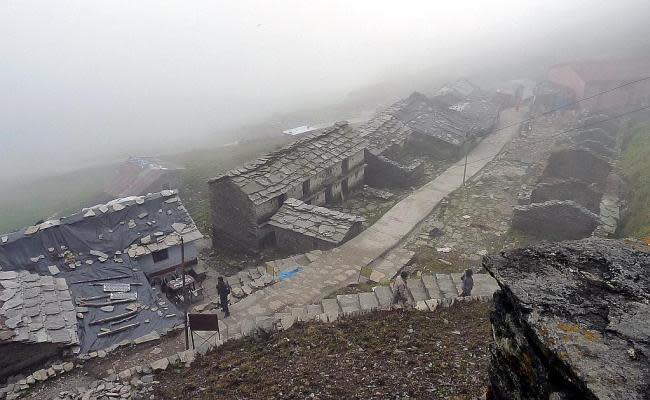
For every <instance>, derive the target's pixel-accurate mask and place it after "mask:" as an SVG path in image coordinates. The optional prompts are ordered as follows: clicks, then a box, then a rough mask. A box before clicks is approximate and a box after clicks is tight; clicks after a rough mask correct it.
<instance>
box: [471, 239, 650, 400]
mask: <svg viewBox="0 0 650 400" xmlns="http://www.w3.org/2000/svg"><path fill="white" fill-rule="evenodd" d="M649 250H650V249H649V248H648V247H647V246H646V245H644V244H637V243H632V242H623V241H614V240H606V239H595V238H593V239H584V240H581V241H572V242H563V243H552V244H541V245H538V246H534V247H530V248H524V249H518V250H512V251H508V252H504V253H502V254H501V255H499V256H494V257H486V258H485V259H484V261H483V264H484V266H485V268H486V269H487V270H488V271H489V272H490V274H491V275H492V276H493V277H494V278H496V280H497V282H498V284H499V286H500V291H498V292H497V293H496V294H495V296H494V310H493V312H492V314H491V317H490V319H491V322H492V327H493V334H494V341H495V344H494V345H493V348H492V351H491V352H492V361H491V366H490V371H489V374H490V384H491V388H492V392H493V394H494V398H496V399H540V400H541V399H544V400H547V399H621V400H622V399H626V400H635V399H637V400H641V399H650V361H649V359H648V357H650V278H649V277H648V274H647V273H648V269H649V268H650V253H649V252H648V251H649Z"/></svg>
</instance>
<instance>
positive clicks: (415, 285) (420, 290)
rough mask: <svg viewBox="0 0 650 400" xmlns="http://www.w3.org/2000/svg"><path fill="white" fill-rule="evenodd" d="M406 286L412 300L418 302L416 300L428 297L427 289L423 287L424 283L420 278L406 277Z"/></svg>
mask: <svg viewBox="0 0 650 400" xmlns="http://www.w3.org/2000/svg"><path fill="white" fill-rule="evenodd" d="M406 287H408V289H409V291H410V292H411V295H412V296H413V300H414V301H416V302H418V301H424V300H428V299H429V296H428V294H427V291H426V289H425V288H424V284H423V283H422V279H419V278H413V279H407V280H406Z"/></svg>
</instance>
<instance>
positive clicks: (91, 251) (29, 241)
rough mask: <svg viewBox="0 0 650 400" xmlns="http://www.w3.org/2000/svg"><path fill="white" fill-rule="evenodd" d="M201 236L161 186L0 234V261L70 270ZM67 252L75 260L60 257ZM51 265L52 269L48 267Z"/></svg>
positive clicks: (23, 266)
mask: <svg viewBox="0 0 650 400" xmlns="http://www.w3.org/2000/svg"><path fill="white" fill-rule="evenodd" d="M181 237H183V239H184V241H185V242H186V243H189V242H192V241H194V240H197V239H200V238H201V237H202V235H201V233H200V232H199V230H198V228H197V227H196V224H195V223H194V221H193V220H192V217H191V216H190V215H189V213H188V212H187V209H185V207H184V206H183V204H182V203H181V200H180V198H179V197H178V195H177V192H176V191H174V190H163V191H162V192H160V193H154V194H148V195H146V196H133V197H127V198H121V199H116V200H113V201H110V202H108V203H107V204H100V205H96V206H93V207H89V208H85V209H83V210H82V211H81V212H79V213H77V214H74V215H71V216H69V217H64V218H60V219H56V220H49V221H45V222H43V223H41V224H38V225H33V226H30V227H27V228H23V229H21V230H19V231H16V232H12V233H9V234H4V235H0V266H1V265H5V266H9V265H11V266H13V267H14V268H15V269H19V270H22V269H26V270H30V271H33V272H34V271H35V272H38V273H41V274H52V275H55V274H54V273H53V272H52V270H53V269H54V268H56V269H57V270H61V271H64V270H74V269H76V268H78V267H81V266H82V262H80V261H79V260H83V265H85V264H88V265H92V264H93V263H94V262H96V261H99V262H100V263H105V262H106V261H107V260H112V261H115V262H118V263H122V262H123V261H124V260H123V257H124V256H125V254H128V256H129V257H130V258H131V259H137V258H138V257H141V256H143V255H146V254H150V253H151V252H152V251H156V250H163V249H166V248H169V247H172V246H175V245H178V244H180V238H181ZM66 252H71V253H72V255H74V257H73V258H74V259H76V260H77V261H75V262H72V263H70V262H68V261H65V259H66V257H65V253H66ZM51 267H54V268H51Z"/></svg>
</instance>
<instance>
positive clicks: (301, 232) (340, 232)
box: [269, 199, 365, 253]
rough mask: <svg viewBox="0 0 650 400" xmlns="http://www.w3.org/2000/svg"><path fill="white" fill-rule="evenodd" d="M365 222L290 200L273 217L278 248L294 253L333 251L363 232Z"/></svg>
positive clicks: (355, 217) (348, 215) (360, 218)
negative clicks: (332, 249)
mask: <svg viewBox="0 0 650 400" xmlns="http://www.w3.org/2000/svg"><path fill="white" fill-rule="evenodd" d="M364 221H365V219H364V218H362V217H359V216H356V215H352V214H346V213H342V212H339V211H334V210H330V209H327V208H325V207H319V206H314V205H311V204H307V203H304V202H302V201H300V200H297V199H287V200H286V201H285V202H284V204H283V205H282V207H280V209H279V210H278V212H276V213H275V214H273V216H272V217H271V219H270V220H269V225H270V226H271V227H272V228H273V234H274V235H275V243H276V245H277V248H278V249H280V250H283V251H287V252H290V253H306V252H308V251H311V250H329V249H331V248H334V247H337V246H339V245H341V244H343V243H345V242H346V241H348V240H349V239H351V238H353V237H354V236H356V235H358V234H359V233H360V232H361V229H362V224H363V222H364Z"/></svg>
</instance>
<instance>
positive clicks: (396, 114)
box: [359, 92, 498, 154]
mask: <svg viewBox="0 0 650 400" xmlns="http://www.w3.org/2000/svg"><path fill="white" fill-rule="evenodd" d="M497 115H498V107H497V106H496V105H494V104H492V103H490V102H487V101H486V100H485V99H482V98H481V99H478V98H476V99H471V100H468V101H467V102H464V103H462V104H459V105H456V106H452V107H449V106H448V105H447V104H445V103H444V102H440V101H438V100H437V99H436V98H428V97H426V96H425V95H423V94H421V93H418V92H414V93H412V94H411V95H410V96H409V97H407V98H405V99H402V100H400V101H398V102H396V103H394V104H392V105H391V106H390V107H388V108H386V109H385V110H383V111H381V112H380V113H379V114H377V115H376V116H375V117H374V118H372V119H371V120H370V121H368V122H367V123H366V124H364V125H363V126H361V127H360V128H359V131H360V133H361V135H362V136H364V137H365V138H366V139H367V140H368V148H369V150H370V151H371V152H373V153H374V154H381V153H383V152H384V151H385V150H387V149H388V148H390V147H391V146H392V145H394V144H401V143H403V142H404V141H405V140H406V139H408V137H409V136H410V135H412V134H413V133H419V134H424V135H429V136H432V137H436V138H438V139H440V140H442V141H444V142H447V143H450V144H453V145H461V144H462V143H463V142H464V141H465V140H466V138H467V137H469V136H473V135H476V134H478V133H479V132H480V131H481V130H485V129H487V128H489V127H490V126H491V125H492V124H493V123H494V120H495V118H496V116H497Z"/></svg>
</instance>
